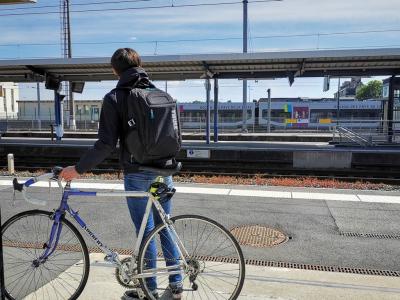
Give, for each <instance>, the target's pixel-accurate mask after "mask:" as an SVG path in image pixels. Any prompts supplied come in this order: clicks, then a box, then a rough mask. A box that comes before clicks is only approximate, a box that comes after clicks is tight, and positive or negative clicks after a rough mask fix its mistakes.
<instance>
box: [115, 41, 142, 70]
mask: <svg viewBox="0 0 400 300" xmlns="http://www.w3.org/2000/svg"><path fill="white" fill-rule="evenodd" d="M141 64H142V60H141V59H140V56H139V54H138V53H137V52H136V51H135V50H133V49H131V48H119V49H118V50H117V51H115V52H114V54H113V56H112V57H111V66H112V67H113V68H114V70H115V71H116V72H117V74H118V75H121V74H122V73H123V72H124V71H126V70H128V69H129V68H134V67H140V66H141Z"/></svg>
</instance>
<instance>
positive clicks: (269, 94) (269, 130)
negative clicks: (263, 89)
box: [267, 89, 271, 133]
mask: <svg viewBox="0 0 400 300" xmlns="http://www.w3.org/2000/svg"><path fill="white" fill-rule="evenodd" d="M267 92H268V123H267V132H268V133H270V132H271V89H268V90H267Z"/></svg>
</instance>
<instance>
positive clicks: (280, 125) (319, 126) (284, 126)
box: [0, 116, 400, 144]
mask: <svg viewBox="0 0 400 300" xmlns="http://www.w3.org/2000/svg"><path fill="white" fill-rule="evenodd" d="M68 121H69V120H68V119H64V129H65V131H68V129H69V125H68ZM51 124H54V121H53V120H42V121H41V122H40V123H39V121H38V120H36V119H35V118H34V117H33V118H31V119H29V118H27V117H26V116H24V119H17V118H4V117H3V118H2V116H0V134H1V132H4V131H6V130H8V131H40V130H41V131H50V125H51ZM388 125H389V121H387V120H378V119H375V120H371V119H350V120H344V119H343V120H340V121H339V122H337V121H336V120H334V119H313V118H311V119H285V118H283V117H277V118H276V117H274V118H271V120H270V122H269V128H270V131H268V120H267V119H265V118H253V117H251V118H250V117H249V119H248V120H247V122H246V128H245V132H248V133H254V134H267V133H269V132H271V133H301V132H303V133H320V134H328V135H329V134H332V133H333V138H334V141H336V142H342V143H343V142H345V141H346V140H347V141H348V142H349V143H350V142H351V143H363V142H361V139H360V138H358V141H359V142H356V141H353V140H352V139H357V137H356V136H360V137H361V138H363V139H366V141H367V142H372V143H375V144H379V143H388V142H390V143H400V121H393V133H392V135H391V136H389V133H388V128H389V126H388ZM98 126H99V123H98V121H91V120H77V121H76V129H77V131H83V132H87V131H89V132H96V131H97V130H98ZM181 127H182V131H183V132H184V133H194V134H205V131H206V120H205V118H204V117H191V118H181ZM213 127H214V122H213V119H211V122H210V130H211V134H212V133H213ZM339 128H342V129H339ZM339 130H341V132H339ZM345 130H347V131H346V134H345V132H344V131H345ZM218 132H219V133H220V134H224V133H242V132H243V129H242V119H241V118H239V117H220V118H219V119H218ZM350 136H352V138H350Z"/></svg>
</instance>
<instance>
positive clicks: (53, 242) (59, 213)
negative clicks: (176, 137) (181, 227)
mask: <svg viewBox="0 0 400 300" xmlns="http://www.w3.org/2000/svg"><path fill="white" fill-rule="evenodd" d="M70 196H85V197H133V198H139V197H148V201H147V205H146V211H145V214H144V217H143V221H142V224H141V226H140V230H139V234H138V237H137V241H136V244H135V248H134V252H133V255H132V257H133V258H136V257H137V255H138V253H139V248H140V245H141V244H142V241H143V237H144V230H145V226H146V224H147V220H148V218H149V216H150V213H151V209H152V205H154V207H155V208H156V210H157V212H158V214H159V215H160V217H161V220H162V222H163V223H164V225H165V226H166V229H167V230H169V232H170V233H172V238H173V239H174V242H175V244H176V245H177V250H178V253H179V256H180V258H181V261H182V263H183V267H184V268H187V267H188V265H187V263H186V260H185V256H186V257H188V253H187V251H186V249H185V247H184V245H183V243H182V241H181V240H180V239H179V237H178V235H177V233H176V231H175V229H174V227H173V225H172V222H171V221H170V220H169V216H168V215H167V214H166V213H165V211H164V209H163V208H162V206H161V204H160V203H159V201H157V199H156V198H155V197H154V196H153V195H152V194H151V193H148V192H137V191H126V192H108V193H98V192H87V191H81V190H78V189H73V188H70V187H69V186H68V185H67V186H66V188H65V189H64V191H63V195H62V199H61V203H60V206H59V208H58V209H57V210H56V211H55V212H54V223H53V226H52V228H51V232H50V237H49V240H48V243H47V244H46V250H45V251H44V253H43V254H42V255H41V256H40V257H39V259H38V260H39V262H44V261H45V260H46V259H47V258H48V257H49V256H50V255H51V254H52V253H53V252H54V251H55V250H56V248H57V245H58V242H59V238H60V234H61V230H62V223H61V222H60V220H61V219H62V218H63V217H64V216H65V212H68V213H69V214H70V215H71V216H72V217H73V219H74V220H75V221H76V222H77V223H78V224H79V226H80V227H81V228H82V229H83V230H84V231H85V232H86V234H87V235H88V236H89V237H90V238H91V239H92V240H93V241H94V243H95V244H96V245H97V246H98V247H99V248H100V249H101V250H102V251H103V252H104V253H105V254H106V255H107V257H110V258H111V260H112V262H113V263H115V264H117V265H118V266H121V261H120V260H119V258H118V253H116V252H114V251H112V250H111V249H110V248H109V247H107V246H106V245H105V244H104V243H103V242H102V241H100V239H99V238H98V237H97V236H96V235H95V234H94V233H93V231H91V230H90V229H89V227H88V226H87V225H86V223H85V222H84V220H83V219H82V218H81V217H80V216H79V213H78V212H77V211H74V210H73V209H72V208H71V207H70V206H69V205H68V198H69V197H70ZM131 201H134V200H131ZM134 267H135V264H130V269H129V272H130V274H132V273H133V270H134ZM176 269H177V266H176V265H175V266H166V267H163V268H156V269H147V270H144V271H143V272H142V274H135V275H134V276H133V277H132V278H133V279H136V278H147V277H152V276H154V275H155V274H160V272H159V271H163V272H168V275H173V274H181V273H182V272H181V271H179V270H178V271H173V270H176Z"/></svg>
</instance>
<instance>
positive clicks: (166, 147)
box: [118, 80, 182, 167]
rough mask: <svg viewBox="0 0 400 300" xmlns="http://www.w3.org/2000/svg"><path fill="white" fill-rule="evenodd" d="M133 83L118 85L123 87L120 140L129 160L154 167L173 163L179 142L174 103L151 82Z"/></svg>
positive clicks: (179, 133)
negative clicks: (129, 85) (121, 138)
mask: <svg viewBox="0 0 400 300" xmlns="http://www.w3.org/2000/svg"><path fill="white" fill-rule="evenodd" d="M139 81H140V80H139ZM135 86H140V85H138V84H136V85H135ZM135 86H134V87H133V88H125V87H124V88H118V89H123V90H125V91H126V93H125V97H124V99H122V100H123V103H122V121H123V123H124V125H123V130H124V134H123V139H124V140H123V143H124V146H125V149H126V150H127V151H128V152H129V153H130V154H131V162H134V163H139V164H141V165H150V166H157V167H167V166H168V165H171V163H172V164H174V162H175V156H176V155H177V154H178V152H179V150H180V149H181V145H182V136H181V127H180V123H179V113H178V107H177V103H176V101H175V100H174V99H173V98H172V97H171V96H170V95H169V94H168V93H166V92H164V91H162V90H160V89H157V88H156V87H155V86H154V85H153V84H151V83H149V84H147V87H144V88H135Z"/></svg>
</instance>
